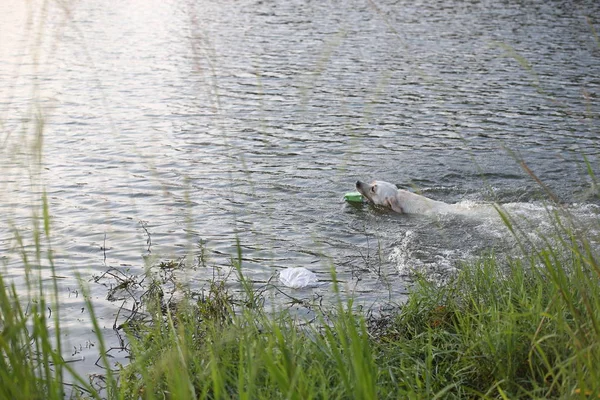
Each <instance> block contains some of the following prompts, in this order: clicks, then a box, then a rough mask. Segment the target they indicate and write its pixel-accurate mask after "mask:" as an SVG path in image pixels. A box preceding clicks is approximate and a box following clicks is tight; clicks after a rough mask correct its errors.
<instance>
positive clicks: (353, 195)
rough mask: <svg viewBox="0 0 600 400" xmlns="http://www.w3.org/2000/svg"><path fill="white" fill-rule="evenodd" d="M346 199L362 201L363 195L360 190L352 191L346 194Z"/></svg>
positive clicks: (353, 201)
mask: <svg viewBox="0 0 600 400" xmlns="http://www.w3.org/2000/svg"><path fill="white" fill-rule="evenodd" d="M344 200H346V201H349V202H351V203H362V201H363V196H362V194H360V192H350V193H346V194H345V195H344Z"/></svg>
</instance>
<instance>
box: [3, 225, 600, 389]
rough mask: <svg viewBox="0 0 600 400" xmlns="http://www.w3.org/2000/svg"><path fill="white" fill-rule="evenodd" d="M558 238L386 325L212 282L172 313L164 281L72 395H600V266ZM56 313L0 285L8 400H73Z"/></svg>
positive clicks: (422, 283)
mask: <svg viewBox="0 0 600 400" xmlns="http://www.w3.org/2000/svg"><path fill="white" fill-rule="evenodd" d="M507 221H509V220H507ZM554 239H555V240H553V241H552V245H550V240H548V244H547V245H543V246H542V247H541V248H529V251H530V252H529V254H528V256H527V257H521V258H517V259H512V260H508V261H503V262H502V263H500V262H499V261H498V258H497V257H495V256H494V255H489V256H487V257H483V258H482V259H480V260H478V261H477V262H474V263H472V264H469V265H466V266H464V268H462V269H461V271H460V272H459V273H458V274H457V275H456V276H455V277H454V278H453V279H452V280H451V281H450V282H448V283H446V284H444V285H442V286H440V285H439V284H436V283H434V282H430V281H428V280H427V279H425V278H420V279H418V280H417V282H416V283H415V286H414V287H413V290H412V292H411V294H410V296H409V299H408V302H407V303H406V304H405V305H404V306H402V307H401V308H399V309H397V310H396V311H395V312H394V313H393V314H389V315H386V316H383V317H378V318H368V317H366V316H364V315H359V314H356V313H355V312H354V311H352V309H353V308H352V304H351V302H349V303H347V302H342V301H340V302H339V303H338V304H336V305H333V306H332V307H331V308H330V309H329V310H327V311H322V312H320V313H319V319H318V321H317V322H318V323H312V324H307V323H303V322H300V321H298V320H295V319H294V318H293V317H292V316H291V315H290V314H288V313H286V312H285V311H283V312H275V313H273V312H266V311H265V310H264V308H263V307H261V306H260V304H261V302H260V299H259V297H260V295H261V294H260V293H257V291H255V290H253V288H252V286H251V284H250V283H249V282H247V281H246V283H245V285H246V291H245V295H244V296H243V297H242V298H234V297H233V296H232V295H231V294H229V293H228V292H227V290H226V288H225V285H224V282H213V284H212V286H211V288H210V290H209V291H208V293H205V294H204V295H202V296H199V295H197V294H194V293H192V292H187V293H186V296H185V298H184V300H180V301H178V302H177V303H167V302H166V300H165V298H166V297H165V296H164V293H162V291H161V290H160V285H159V283H160V282H158V283H157V282H154V283H152V285H153V286H152V287H153V288H154V289H153V290H148V291H146V292H145V296H144V312H143V313H140V314H138V317H139V318H133V319H131V320H130V321H129V322H128V324H127V325H126V326H125V328H124V329H125V330H126V332H127V335H128V339H129V341H130V349H131V355H132V361H131V363H130V364H129V365H126V366H123V367H121V369H120V370H119V371H114V373H113V374H108V375H107V376H106V377H105V378H106V379H105V381H106V385H107V388H105V390H104V391H100V390H98V388H94V387H92V386H91V385H90V384H89V383H87V382H86V380H85V379H84V378H82V377H78V381H77V384H78V386H79V388H80V389H79V390H75V391H71V392H70V393H71V396H72V397H81V398H100V397H107V398H111V399H138V398H143V399H164V398H172V399H208V398H210V399H217V398H246V399H255V398H269V399H271V398H286V399H310V398H339V399H348V398H363V399H375V398H414V399H421V398H429V399H434V398H444V399H451V398H489V399H509V398H586V399H588V398H600V386H599V384H598V382H600V368H598V365H600V347H599V346H600V345H599V343H600V340H599V339H600V311H599V310H600V267H599V265H598V263H597V257H596V255H595V254H594V253H593V251H592V249H591V245H590V244H589V243H588V242H587V240H585V238H582V237H578V236H576V235H573V234H568V231H566V232H563V234H562V235H560V236H557V237H556V238H554ZM556 243H559V244H560V246H557V245H556ZM238 256H239V255H238ZM236 260H237V259H236ZM236 260H234V264H236V263H237V261H236ZM170 265H171V266H173V267H174V266H175V265H178V264H177V263H172V264H170ZM238 265H239V264H238ZM239 271H240V269H238V273H239ZM242 281H243V277H242ZM90 306H91V304H90ZM46 308H47V305H46V303H45V302H44V300H42V298H40V299H39V301H38V302H37V303H34V304H32V306H31V307H29V308H28V309H27V310H24V309H23V306H22V305H21V304H20V302H19V299H18V297H17V294H16V291H15V289H14V288H12V287H10V286H7V285H6V283H5V282H4V281H3V280H2V279H1V277H0V312H1V321H2V325H1V328H2V334H1V336H0V352H1V353H2V356H1V357H0V364H1V365H0V378H1V379H2V382H3V385H0V397H2V398H15V396H17V397H19V398H27V399H36V398H40V399H41V398H44V399H46V398H47V399H55V398H56V399H58V398H63V396H64V393H65V387H64V385H63V384H62V376H63V374H64V372H65V371H67V370H68V372H69V373H72V374H75V375H76V372H75V371H73V370H72V369H71V368H70V367H69V365H68V364H66V363H64V362H63V361H62V358H61V357H60V353H59V352H58V351H56V341H55V340H54V339H53V338H52V336H51V335H50V334H49V331H48V328H47V326H48V321H47V320H46V314H47V312H46V311H47V310H46ZM98 331H99V330H98ZM99 339H101V338H99ZM104 362H105V363H106V364H107V365H108V360H106V359H105V360H104ZM101 393H102V395H100V394H101Z"/></svg>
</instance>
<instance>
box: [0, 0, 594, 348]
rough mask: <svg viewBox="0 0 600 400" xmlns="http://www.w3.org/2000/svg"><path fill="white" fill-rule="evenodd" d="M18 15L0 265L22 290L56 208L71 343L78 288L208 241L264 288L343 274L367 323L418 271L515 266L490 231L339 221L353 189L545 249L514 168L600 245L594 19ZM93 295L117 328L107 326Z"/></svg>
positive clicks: (394, 12) (524, 8) (104, 7)
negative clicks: (277, 279)
mask: <svg viewBox="0 0 600 400" xmlns="http://www.w3.org/2000/svg"><path fill="white" fill-rule="evenodd" d="M9 3H10V7H5V9H6V10H7V11H6V12H5V13H3V14H2V15H1V16H0V34H1V35H2V38H3V40H2V44H1V45H0V57H1V58H0V87H1V88H2V90H0V116H1V118H2V121H1V123H2V126H1V128H2V131H1V135H0V152H1V153H0V172H1V174H2V175H1V176H0V212H1V214H0V215H1V218H2V220H1V225H0V261H1V262H2V263H3V264H4V265H5V268H4V270H5V272H4V273H5V275H7V276H9V277H11V278H14V279H17V282H19V278H20V277H22V275H23V271H22V268H21V262H20V258H19V255H18V252H17V251H11V250H10V249H14V248H15V247H16V245H17V243H16V241H15V240H14V239H13V238H14V231H15V230H18V231H19V232H20V233H21V236H22V237H24V240H25V243H24V246H25V248H26V249H31V246H33V243H32V240H31V236H32V232H31V230H32V223H31V218H32V209H35V208H36V207H38V206H39V204H40V202H41V197H42V196H41V193H42V191H43V189H44V188H45V190H46V191H47V194H48V199H49V204H50V210H51V216H52V235H51V237H52V248H53V250H54V255H55V263H56V268H57V273H58V275H60V277H61V284H62V286H61V287H63V288H64V292H63V293H62V294H61V300H62V301H63V302H64V304H63V310H64V312H65V318H64V320H65V321H64V323H65V326H67V327H69V329H71V330H72V340H73V341H74V342H77V343H79V342H80V341H84V340H87V339H88V337H87V336H86V335H89V336H91V334H90V332H89V330H86V328H85V327H87V326H89V325H86V324H87V323H88V322H89V321H86V320H85V317H83V316H82V313H81V307H82V304H83V302H82V299H81V297H79V296H78V295H76V294H75V290H76V289H75V288H77V286H78V284H77V282H76V279H75V276H74V273H73V271H75V270H76V271H79V272H81V274H82V275H83V276H84V277H86V276H91V275H92V274H98V273H99V272H102V271H104V270H105V268H106V266H107V265H109V266H113V267H119V268H123V269H131V270H132V271H139V272H141V271H143V268H144V259H143V258H142V256H144V257H145V259H146V260H150V261H151V260H154V259H165V258H171V257H173V258H177V257H181V256H184V255H186V254H189V255H192V256H193V255H194V253H196V252H197V251H198V248H197V243H198V242H199V241H203V242H204V244H205V246H206V249H208V251H209V258H210V263H211V264H216V265H220V266H227V265H229V257H230V256H231V254H235V251H236V250H235V239H236V238H239V239H240V241H241V245H242V248H243V256H244V271H245V272H246V273H247V274H248V276H250V277H251V278H253V279H255V280H256V281H260V282H264V281H267V280H268V279H269V278H270V277H271V276H272V275H273V274H274V273H275V272H276V271H277V270H278V269H280V268H284V267H289V266H305V267H308V268H310V269H311V270H314V271H315V272H316V273H317V275H318V276H319V277H320V278H321V279H323V280H325V279H328V276H329V270H330V268H331V266H334V267H335V268H336V270H337V273H338V278H340V279H341V280H342V281H343V282H344V286H343V287H344V288H346V289H347V290H348V291H350V292H354V293H356V294H357V295H358V297H359V300H360V301H361V302H363V303H365V304H373V303H378V302H380V301H386V300H388V299H389V298H390V296H391V298H392V299H393V300H395V301H400V300H401V299H402V294H403V293H404V291H405V278H406V277H405V275H404V272H405V271H406V270H407V268H408V269H410V268H413V267H414V268H425V270H427V271H430V273H433V274H435V273H439V271H443V270H447V269H452V268H456V267H457V266H458V265H459V264H458V263H459V261H460V260H462V259H464V258H465V257H467V258H468V257H470V256H473V255H477V254H480V253H481V252H485V251H487V250H488V249H489V248H490V247H494V248H496V251H500V252H506V253H509V254H510V253H511V252H512V251H513V250H512V249H514V244H513V243H511V242H510V239H509V237H508V236H507V235H506V230H505V228H504V227H503V226H502V224H501V223H500V222H499V221H498V219H497V217H496V216H495V215H488V214H485V213H484V214H485V215H479V214H477V212H476V211H474V215H475V216H474V217H465V216H443V217H441V218H433V219H432V218H425V217H420V216H399V215H392V214H390V213H386V212H381V211H378V210H375V209H373V208H371V207H368V206H352V205H348V204H344V203H343V202H342V201H341V198H342V195H343V194H344V193H345V192H347V191H351V190H353V183H354V182H355V181H356V180H357V179H363V180H368V179H381V180H387V181H390V182H394V183H396V184H398V185H400V186H403V187H408V188H413V189H417V190H423V191H424V194H426V195H428V196H430V197H432V198H435V199H438V200H442V201H446V202H451V203H455V202H463V203H464V204H465V205H466V206H467V205H469V204H475V206H474V207H475V208H477V205H481V204H482V203H485V202H486V201H497V202H500V203H503V204H508V203H514V205H507V208H508V209H509V210H512V211H514V212H515V213H518V214H519V213H520V215H522V216H524V217H527V218H528V219H530V220H531V221H532V223H533V225H534V226H535V228H533V230H534V231H535V230H539V231H541V232H542V233H543V232H544V231H545V230H546V229H548V228H547V227H546V226H545V222H544V217H543V211H545V209H544V206H543V203H539V202H537V200H539V198H540V196H539V194H540V188H539V186H538V185H537V184H536V183H535V182H534V180H533V179H531V177H530V176H528V174H527V173H526V172H525V171H524V170H523V169H522V168H521V167H520V166H519V163H518V162H517V161H518V160H521V159H522V160H523V161H524V162H526V163H527V165H528V166H529V167H530V168H531V170H532V171H533V172H534V173H535V174H536V175H537V176H538V177H539V178H540V179H541V180H542V181H543V182H545V184H546V185H548V187H549V188H550V189H551V190H552V191H553V192H554V193H556V195H557V196H558V197H559V198H560V200H561V201H563V202H565V203H568V204H572V203H576V204H575V205H573V206H572V209H573V212H574V214H576V215H577V216H579V217H580V218H581V219H583V220H584V221H586V223H587V224H588V225H589V226H590V228H589V229H592V227H593V226H595V224H596V221H597V216H598V210H597V208H595V207H594V206H593V204H597V203H598V202H597V199H596V198H593V197H591V198H590V197H589V193H590V192H589V190H588V189H589V188H590V179H589V177H588V176H587V173H586V169H585V165H584V164H583V162H582V160H583V155H585V156H587V158H588V160H589V161H590V163H591V165H592V167H593V168H594V169H595V170H597V165H598V154H599V149H600V146H599V142H598V131H599V130H598V127H599V124H598V115H599V114H598V112H599V108H598V100H597V99H598V93H599V90H600V42H599V41H598V37H597V34H596V33H595V32H598V31H600V28H599V27H598V22H597V21H596V20H595V19H594V16H596V15H598V12H599V11H600V9H599V8H600V4H599V3H598V2H595V1H587V2H585V1H584V2H578V3H577V5H576V6H575V5H573V6H571V5H569V4H568V3H565V4H553V3H546V2H543V1H533V2H526V4H523V3H513V2H501V3H498V2H492V1H483V2H462V1H452V0H439V1H433V2H431V1H424V2H413V1H399V2H391V1H381V2H374V3H373V2H363V1H353V2H346V3H344V4H339V3H337V2H305V1H285V2H284V1H281V2H266V1H246V0H244V1H241V2H228V1H226V2H208V1H203V2H190V1H185V0H181V1H178V0H173V1H170V2H162V1H130V2H125V3H122V2H117V1H112V2H109V3H97V2H89V1H87V2H86V1H83V2H73V3H66V5H64V6H63V5H62V3H60V4H54V3H52V4H51V5H48V6H46V7H45V8H44V7H42V5H41V4H38V3H37V2H35V1H34V2H31V3H25V4H23V3H22V2H20V1H16V0H12V1H10V2H9ZM27 4H29V6H27ZM40 132H41V133H42V135H41V136H40V135H39V133H40ZM40 138H43V146H41V147H40V146H39V144H40ZM39 149H42V151H41V153H40V152H39ZM40 154H41V162H39V161H40V158H39V155H40ZM532 205H533V208H532ZM507 241H508V244H507ZM398 268H399V269H400V272H401V273H398V272H397V271H398ZM382 274H383V275H387V277H386V279H381V275H382ZM210 277H212V271H205V272H204V271H203V270H197V271H193V272H190V273H189V275H188V276H187V279H189V280H190V281H191V282H192V284H195V285H201V282H202V281H203V280H204V279H206V278H210ZM91 289H92V293H93V295H94V298H95V302H96V304H98V307H99V310H100V318H103V321H105V327H106V328H107V329H108V330H110V327H111V326H112V324H113V319H114V306H112V305H110V304H107V302H106V300H105V295H106V294H105V289H104V288H103V287H92V288H91ZM327 290H328V289H327V288H325V289H315V291H317V293H324V294H327ZM319 291H320V292H319ZM311 294H312V292H310V293H308V294H307V295H309V296H310V295H311ZM91 337H93V336H91ZM77 343H76V344H77Z"/></svg>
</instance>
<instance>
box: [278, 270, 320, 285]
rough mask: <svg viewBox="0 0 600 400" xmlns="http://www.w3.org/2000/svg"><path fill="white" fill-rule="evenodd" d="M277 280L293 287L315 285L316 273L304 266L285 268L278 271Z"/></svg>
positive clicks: (316, 282) (316, 283)
mask: <svg viewBox="0 0 600 400" xmlns="http://www.w3.org/2000/svg"><path fill="white" fill-rule="evenodd" d="M279 282H281V283H283V284H284V285H285V286H287V287H291V288H293V289H302V288H305V287H312V286H317V285H318V281H317V275H315V273H314V272H312V271H309V270H307V269H306V268H304V267H295V268H286V269H284V270H283V271H281V272H280V273H279Z"/></svg>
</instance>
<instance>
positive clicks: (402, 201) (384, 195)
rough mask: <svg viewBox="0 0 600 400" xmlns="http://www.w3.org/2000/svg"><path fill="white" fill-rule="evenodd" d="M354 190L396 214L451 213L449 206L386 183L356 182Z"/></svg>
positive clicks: (450, 206) (451, 208)
mask: <svg viewBox="0 0 600 400" xmlns="http://www.w3.org/2000/svg"><path fill="white" fill-rule="evenodd" d="M356 190H358V191H359V192H360V194H362V195H363V196H364V197H365V198H366V199H367V200H368V201H369V202H371V203H372V204H375V205H378V206H384V207H388V208H391V209H392V210H394V211H396V212H398V213H406V214H431V213H444V212H451V211H453V207H452V205H450V204H446V203H443V202H441V201H436V200H431V199H428V198H427V197H424V196H421V195H418V194H416V193H412V192H409V191H407V190H402V189H398V188H397V187H396V185H394V184H391V183H388V182H383V181H374V182H372V183H371V184H370V185H369V184H368V183H364V182H361V181H357V182H356Z"/></svg>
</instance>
